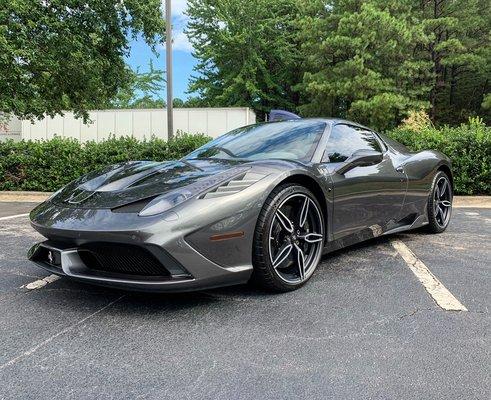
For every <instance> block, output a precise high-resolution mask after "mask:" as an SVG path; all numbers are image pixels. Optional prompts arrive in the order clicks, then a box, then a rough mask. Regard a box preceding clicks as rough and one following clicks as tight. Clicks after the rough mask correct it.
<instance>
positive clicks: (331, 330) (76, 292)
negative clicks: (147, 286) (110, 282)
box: [0, 203, 491, 399]
mask: <svg viewBox="0 0 491 400" xmlns="http://www.w3.org/2000/svg"><path fill="white" fill-rule="evenodd" d="M32 207H33V204H32V203H0V338H1V340H0V399H17V398H22V399H40V398H50V399H122V398H135V399H136V398H139V399H167V398H169V399H196V398H199V399H286V398H309V399H327V398H333V399H442V398H450V399H489V398H491V391H490V388H491V382H490V372H491V371H490V366H491V354H490V353H491V341H490V317H489V306H490V304H491V302H490V300H491V279H490V278H491V209H469V208H466V209H464V208H462V209H455V210H454V214H453V220H452V222H451V224H450V227H449V229H448V230H447V232H445V233H444V234H441V235H427V234H425V233H424V232H421V231H417V232H412V233H407V234H400V235H396V236H393V237H382V238H379V239H377V240H373V241H371V242H367V243H365V244H363V245H358V246H355V247H352V248H349V249H345V250H342V251H339V252H336V253H334V254H332V255H329V256H327V257H326V258H324V261H323V263H322V265H321V266H320V267H319V269H318V270H317V272H316V274H315V275H314V277H313V278H312V280H311V281H310V282H309V283H308V285H307V286H305V287H304V288H302V289H301V290H299V291H296V292H293V293H288V294H282V295H270V294H267V293H262V292H259V291H257V290H256V289H252V288H249V287H247V286H240V287H232V288H226V289H219V290H210V291H204V292H199V293H188V294H179V295H165V294H162V295H156V294H153V295H148V294H137V293H125V292H120V291H115V290H109V289H104V288H98V287H94V286H89V285H85V284H80V283H76V282H71V281H69V280H67V279H59V280H57V281H54V282H52V283H49V284H47V285H45V286H44V287H41V288H38V289H34V290H29V289H27V287H26V285H28V284H29V283H32V282H33V281H36V280H39V279H42V278H44V277H46V276H47V275H49V274H47V273H45V272H44V271H43V270H41V269H38V268H37V267H35V266H33V265H31V264H30V263H29V262H28V261H27V260H26V251H27V249H28V248H29V247H30V246H31V245H32V244H34V243H35V242H37V241H40V240H41V239H42V238H41V237H40V236H39V235H38V234H37V233H35V232H34V230H33V229H31V228H30V226H29V223H28V219H27V217H25V216H22V214H25V213H26V212H28V211H29V209H31V208H32ZM19 215H20V216H19ZM9 216H16V217H14V218H10V219H5V217H9ZM2 218H3V219H2ZM394 239H396V240H400V241H401V242H403V243H404V244H405V245H407V247H409V248H410V249H411V250H412V252H414V254H415V255H416V256H417V257H418V258H419V259H420V260H421V261H422V262H423V263H424V264H425V265H426V266H427V267H428V268H429V270H430V271H431V272H432V273H433V274H434V275H435V276H436V277H437V278H438V279H439V280H440V281H441V282H442V283H443V284H444V285H445V287H446V288H447V289H448V290H449V291H450V292H451V293H452V294H453V295H454V296H455V297H456V298H457V299H458V300H459V301H460V302H461V303H462V304H463V305H465V307H466V308H467V310H468V311H461V312H455V311H445V310H443V309H442V308H440V307H439V306H438V305H437V304H436V303H435V301H434V300H433V299H432V297H431V296H430V295H429V293H428V292H427V291H426V290H425V288H424V287H423V285H422V284H421V282H420V281H419V280H418V279H417V277H416V276H415V275H414V273H413V272H412V271H411V269H410V268H409V267H408V265H407V264H406V262H405V261H404V259H403V258H402V257H401V255H400V254H399V253H398V252H397V251H396V250H395V249H394V247H393V246H392V244H391V240H394Z"/></svg>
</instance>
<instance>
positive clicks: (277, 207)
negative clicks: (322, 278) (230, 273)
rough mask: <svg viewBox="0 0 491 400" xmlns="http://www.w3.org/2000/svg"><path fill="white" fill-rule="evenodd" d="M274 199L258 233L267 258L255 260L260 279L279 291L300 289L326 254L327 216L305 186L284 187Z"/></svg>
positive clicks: (258, 239)
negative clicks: (325, 231)
mask: <svg viewBox="0 0 491 400" xmlns="http://www.w3.org/2000/svg"><path fill="white" fill-rule="evenodd" d="M270 198H271V200H270V201H268V202H266V206H265V208H264V209H263V212H262V215H261V217H260V219H259V223H258V229H257V230H256V244H257V246H258V250H259V251H258V253H259V254H262V255H263V256H262V257H255V258H256V263H255V264H256V265H255V270H256V271H257V272H256V277H257V278H259V280H260V282H261V283H263V284H264V285H266V286H268V287H270V288H273V289H276V290H292V289H296V288H297V287H299V286H301V285H302V284H303V283H305V282H306V281H307V280H308V279H309V278H310V277H311V276H312V274H313V272H314V271H315V269H316V267H317V264H318V263H319V260H320V257H321V255H322V248H323V244H324V219H323V214H322V211H321V209H320V206H319V204H318V202H317V200H316V199H315V196H314V195H313V194H312V193H311V192H310V191H308V190H307V189H306V188H304V187H302V186H298V185H287V186H285V187H280V188H278V190H275V191H274V192H273V193H272V196H270ZM266 257H267V258H266ZM265 258H266V259H265Z"/></svg>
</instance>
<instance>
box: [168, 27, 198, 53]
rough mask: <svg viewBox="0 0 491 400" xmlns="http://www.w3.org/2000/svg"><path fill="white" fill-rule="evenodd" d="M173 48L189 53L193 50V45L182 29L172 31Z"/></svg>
mask: <svg viewBox="0 0 491 400" xmlns="http://www.w3.org/2000/svg"><path fill="white" fill-rule="evenodd" d="M173 48H174V50H180V51H185V52H186V53H191V52H192V51H193V46H192V45H191V42H190V41H189V39H188V37H187V36H186V34H185V33H184V32H183V31H175V32H174V45H173Z"/></svg>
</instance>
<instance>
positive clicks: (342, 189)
mask: <svg viewBox="0 0 491 400" xmlns="http://www.w3.org/2000/svg"><path fill="white" fill-rule="evenodd" d="M358 150H372V151H373V150H375V151H378V152H380V153H382V161H380V162H378V163H376V164H374V165H367V166H357V167H354V168H352V169H350V170H348V171H347V172H345V173H338V172H336V169H338V168H339V167H340V166H342V165H344V164H345V162H346V160H348V159H349V157H351V156H352V155H353V153H355V152H356V151H358ZM323 163H324V166H325V167H327V169H328V171H329V173H330V174H331V179H332V185H333V193H332V196H333V197H332V200H333V210H332V234H333V238H334V239H339V238H342V237H344V236H347V235H350V234H356V233H359V232H360V231H362V230H364V229H370V230H371V231H372V232H373V233H374V235H375V236H377V235H379V234H381V233H382V232H383V231H384V230H386V229H387V226H388V225H389V224H390V223H391V222H394V221H396V220H397V219H398V217H399V215H400V211H401V208H402V204H403V201H404V196H405V193H406V183H407V178H406V175H405V174H404V172H403V171H398V170H396V169H395V167H394V164H393V161H392V158H391V155H390V152H389V151H388V149H387V146H385V144H384V143H383V142H382V141H381V140H380V138H379V137H378V136H377V135H376V134H375V133H373V132H371V131H369V130H367V129H365V128H361V127H357V126H352V125H348V124H337V125H335V126H333V128H332V130H331V133H330V136H329V139H328V141H327V145H326V149H325V152H324V157H323Z"/></svg>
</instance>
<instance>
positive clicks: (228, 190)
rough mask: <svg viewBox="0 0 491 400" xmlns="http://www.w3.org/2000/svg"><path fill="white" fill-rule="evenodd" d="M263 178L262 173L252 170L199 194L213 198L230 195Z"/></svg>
mask: <svg viewBox="0 0 491 400" xmlns="http://www.w3.org/2000/svg"><path fill="white" fill-rule="evenodd" d="M262 178H264V175H262V174H256V173H253V172H249V173H246V174H244V175H243V176H241V177H238V178H235V179H233V180H231V181H229V182H227V183H224V184H223V185H221V186H218V187H217V188H215V189H213V190H212V191H210V192H208V193H206V194H204V195H203V196H201V198H202V199H213V198H217V197H224V196H230V195H233V194H236V193H239V192H240V191H242V190H244V189H246V188H248V187H249V186H251V185H253V184H255V183H256V182H258V181H259V180H261V179H262Z"/></svg>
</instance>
